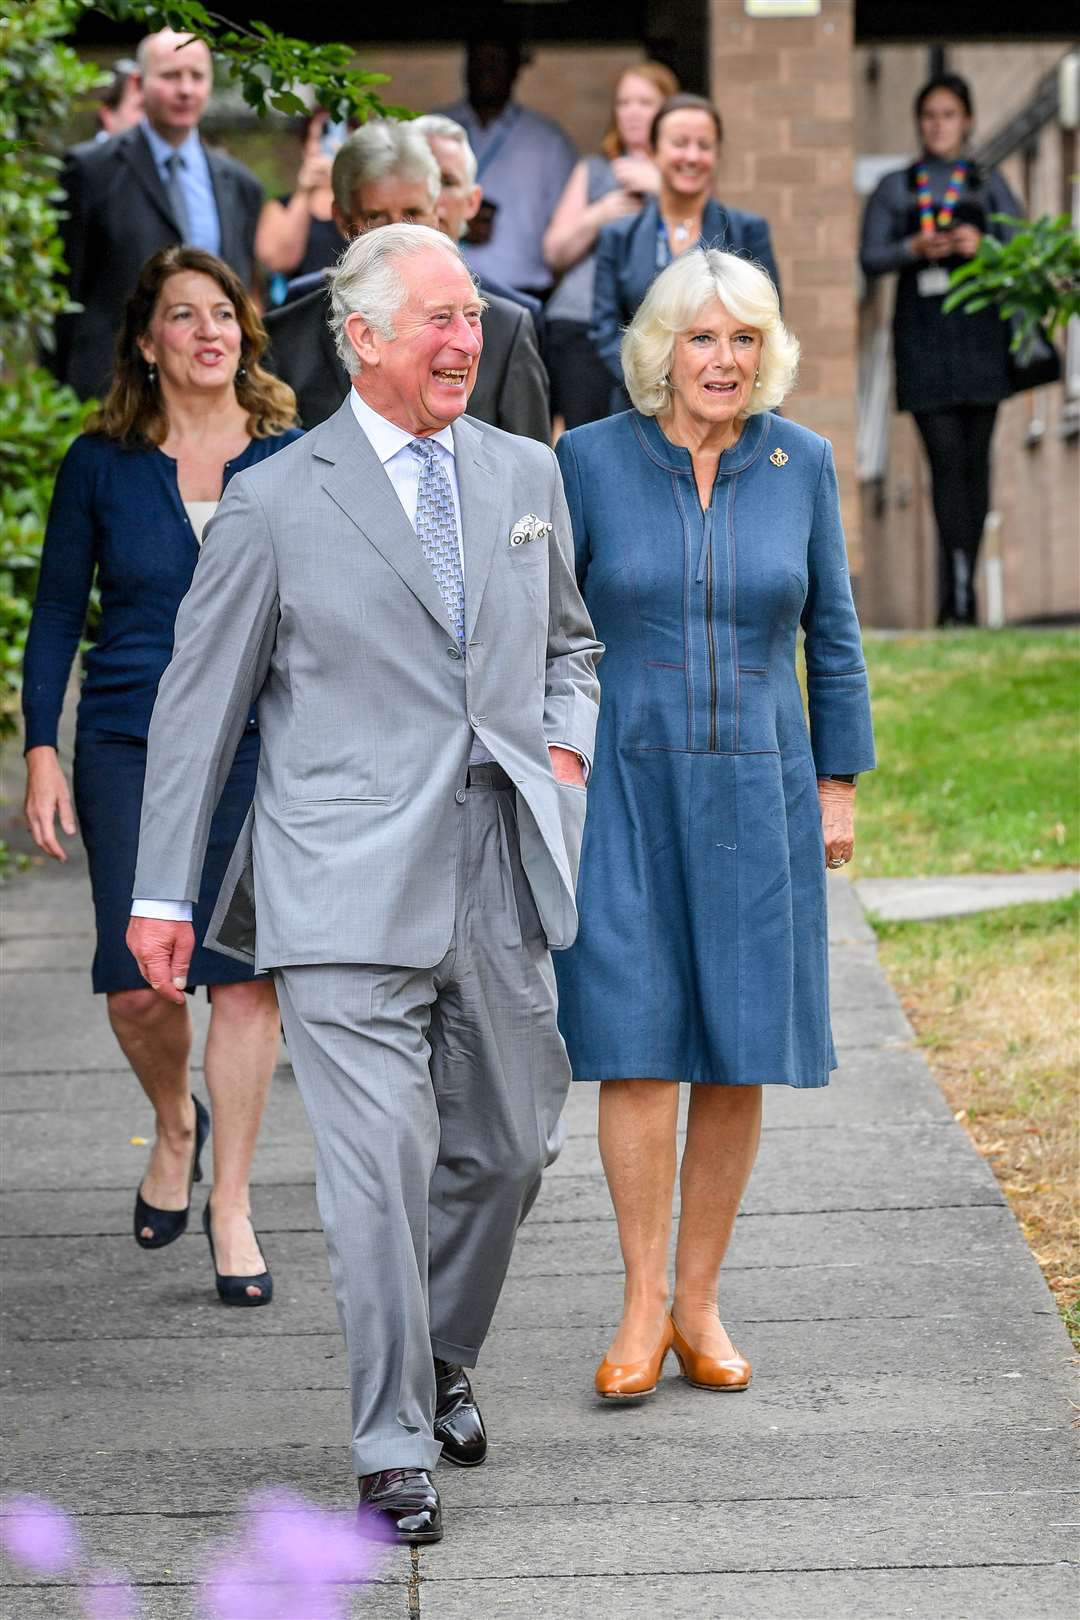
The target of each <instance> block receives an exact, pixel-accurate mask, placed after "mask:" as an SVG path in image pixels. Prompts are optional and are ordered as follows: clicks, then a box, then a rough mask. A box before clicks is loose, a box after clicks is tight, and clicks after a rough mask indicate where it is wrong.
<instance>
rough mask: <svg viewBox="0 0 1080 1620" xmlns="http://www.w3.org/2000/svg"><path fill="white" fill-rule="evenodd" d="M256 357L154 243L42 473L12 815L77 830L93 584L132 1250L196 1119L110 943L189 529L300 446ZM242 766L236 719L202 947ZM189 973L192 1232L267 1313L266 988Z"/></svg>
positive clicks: (197, 530)
mask: <svg viewBox="0 0 1080 1620" xmlns="http://www.w3.org/2000/svg"><path fill="white" fill-rule="evenodd" d="M265 347H266V334H265V332H264V330H263V327H262V325H261V323H260V321H259V318H258V315H257V313H256V311H255V307H254V305H253V304H252V302H251V299H250V297H249V296H248V294H247V292H246V291H245V289H244V287H243V285H242V283H241V282H240V280H239V279H238V277H237V276H236V275H234V273H233V272H232V271H231V270H230V269H229V268H228V266H227V265H225V264H223V263H222V262H221V260H220V259H217V258H215V257H214V256H213V255H212V254H209V253H204V252H203V251H201V250H200V249H197V248H182V247H168V248H165V249H163V250H162V252H160V253H157V254H155V255H154V257H153V258H152V259H150V260H148V261H147V263H146V264H145V265H144V267H143V270H142V274H141V275H140V278H139V283H138V286H137V287H136V289H135V292H134V294H133V295H132V297H131V300H130V302H129V304H128V309H127V315H126V320H125V325H124V329H123V332H122V333H121V336H120V339H119V343H118V346H117V363H116V372H115V376H114V380H113V384H112V387H111V389H110V392H109V395H108V397H107V398H106V400H105V403H104V405H103V406H102V408H101V410H100V411H98V413H97V415H96V416H95V418H94V419H93V420H92V421H91V423H90V425H89V429H88V431H87V432H86V433H85V434H83V436H82V437H81V438H79V439H77V440H76V441H75V443H74V444H73V445H72V447H71V449H70V450H69V451H68V453H67V455H66V457H65V458H64V462H63V464H62V466H61V468H60V472H59V474H58V476H57V480H56V489H55V492H54V495H53V502H52V508H51V510H50V513H49V523H48V528H47V530H46V534H45V544H44V548H43V552H42V559H41V578H40V583H39V586H38V591H37V599H36V602H35V605H34V616H33V621H32V623H31V626H30V633H29V636H28V638H27V644H26V659H25V665H24V674H23V712H24V716H25V721H26V768H27V788H26V816H27V821H28V824H29V827H30V831H31V833H32V834H33V836H34V839H35V841H36V842H37V844H38V846H39V847H40V848H41V849H42V850H44V852H45V853H46V854H47V855H51V856H52V857H54V858H55V859H56V860H61V861H62V860H65V859H66V855H65V852H64V849H63V846H62V845H61V843H60V840H59V837H58V835H57V832H56V820H57V818H59V822H60V826H61V828H62V829H63V831H64V832H65V833H67V834H69V835H70V834H72V833H74V831H75V823H74V818H73V816H72V801H71V796H70V794H69V792H68V787H67V783H66V781H65V779H64V773H63V771H62V770H61V767H60V763H59V759H58V756H57V750H56V744H57V725H58V721H59V717H60V711H61V708H62V706H63V702H64V693H65V689H66V687H67V682H68V677H69V675H70V671H71V663H72V659H73V658H74V656H75V652H76V649H77V647H78V645H79V641H80V638H81V637H82V634H83V628H84V625H85V622H86V615H87V608H88V605H89V601H90V590H91V586H92V584H93V583H94V580H95V576H96V579H97V585H98V588H99V591H100V596H101V617H100V623H99V625H98V628H97V637H96V641H95V644H94V646H93V647H92V648H91V650H90V651H89V652H88V653H87V655H86V658H85V679H84V681H83V685H82V693H81V697H80V700H79V711H78V720H77V725H76V736H75V773H74V786H75V808H76V809H77V811H78V816H79V824H80V828H81V831H82V837H83V842H84V844H85V845H86V851H87V856H88V860H89V866H90V881H91V885H92V888H93V895H94V909H95V914H96V919H97V951H96V954H95V956H94V965H93V987H94V990H95V992H98V993H101V994H104V995H105V997H106V1000H107V1004H108V1010H109V1020H110V1022H111V1024H112V1027H113V1031H114V1033H115V1035H116V1038H117V1040H118V1041H119V1043H120V1046H121V1048H122V1050H123V1052H124V1055H125V1057H126V1058H127V1060H128V1062H129V1063H130V1064H131V1066H132V1068H133V1069H134V1071H135V1074H136V1076H137V1078H138V1080H139V1083H140V1084H141V1086H142V1088H143V1090H144V1091H145V1093H146V1095H147V1097H148V1098H149V1099H150V1102H151V1103H152V1104H153V1108H154V1114H155V1125H156V1135H155V1140H154V1145H153V1148H152V1149H151V1153H150V1162H149V1164H148V1166H147V1170H146V1174H145V1175H144V1177H143V1180H142V1183H141V1185H140V1187H139V1190H138V1193H137V1195H136V1200H135V1218H134V1234H135V1241H136V1242H137V1243H138V1244H139V1245H140V1246H141V1247H142V1248H145V1249H160V1248H163V1247H164V1246H165V1245H166V1244H169V1243H172V1242H173V1241H175V1239H176V1238H178V1237H179V1236H180V1234H181V1232H183V1231H184V1229H185V1227H186V1226H187V1219H188V1210H189V1206H190V1201H191V1184H192V1182H193V1181H195V1180H199V1179H201V1163H200V1160H201V1155H202V1149H203V1145H204V1143H205V1140H206V1137H207V1134H208V1132H209V1129H210V1116H209V1115H208V1114H207V1111H206V1109H205V1108H204V1107H203V1105H202V1103H201V1102H200V1101H198V1100H197V1099H196V1098H193V1097H192V1094H191V1090H190V1086H189V1083H188V1059H189V1055H190V1050H191V1021H190V1018H189V1016H188V1009H187V1007H186V1006H183V1007H180V1006H174V1005H173V1004H172V1003H170V1002H167V1001H164V1000H162V998H161V997H160V996H159V995H157V994H156V993H155V992H154V991H153V990H151V989H149V988H148V987H147V986H146V984H145V983H144V982H143V980H142V978H141V976H140V974H139V970H138V968H137V967H136V965H135V960H134V958H133V957H132V956H131V954H130V953H129V951H128V950H127V947H126V945H125V943H124V934H125V930H126V928H127V922H128V915H129V913H130V910H131V894H132V885H133V879H134V875H135V857H136V852H137V846H138V838H139V816H140V811H141V807H142V785H143V772H144V768H145V761H146V736H147V730H148V727H149V724H150V714H151V710H152V709H153V707H154V698H155V694H156V692H157V686H158V681H159V680H160V678H161V675H162V673H163V671H164V669H165V666H166V664H167V663H168V662H169V659H170V657H171V656H172V642H173V622H174V620H175V618H176V611H177V608H178V607H179V605H180V601H181V599H182V597H183V596H184V595H185V593H186V591H187V589H188V586H189V585H190V583H191V576H192V573H193V572H194V569H195V564H196V561H197V560H198V555H199V546H200V544H201V541H202V530H203V526H204V524H205V522H206V521H207V519H208V517H209V516H210V514H211V513H212V511H213V508H214V506H215V505H216V503H217V500H218V499H219V497H220V495H221V493H222V491H223V489H224V487H225V485H226V484H227V483H228V482H229V480H230V478H232V477H233V476H234V475H235V474H236V473H238V472H242V471H243V470H244V468H246V467H251V466H254V465H255V463H256V462H259V461H262V460H263V459H264V457H266V456H269V455H273V453H274V452H275V450H278V449H280V448H281V446H282V445H284V444H287V443H289V442H290V441H291V440H292V439H294V438H296V437H298V430H297V429H296V428H295V427H294V426H293V423H294V422H295V420H296V411H295V402H294V400H293V396H292V392H291V390H290V389H288V388H286V387H285V385H284V384H283V383H280V382H279V381H278V380H277V379H276V378H274V377H271V376H270V375H269V373H268V372H266V371H264V370H263V369H262V367H261V366H260V364H259V360H260V357H261V355H262V353H263V350H264V349H265ZM258 757H259V736H258V731H257V729H256V722H255V719H254V716H252V718H251V719H250V720H249V722H248V728H247V732H246V734H245V736H244V737H243V738H242V740H241V743H240V746H239V748H238V749H237V753H236V759H235V762H234V764H233V766H232V769H231V770H230V773H229V776H228V779H227V781H226V782H225V784H224V787H223V790H222V794H221V800H220V803H219V805H218V809H217V813H216V815H215V818H214V823H213V830H212V832H211V835H210V845H209V850H208V853H207V858H206V866H205V869H204V872H203V878H202V889H201V893H200V897H199V904H198V906H197V907H196V912H195V919H194V921H195V932H196V938H197V939H201V938H202V934H203V933H204V932H205V929H206V925H207V923H208V921H209V917H210V912H211V910H212V907H213V904H214V901H215V899H216V897H217V891H218V889H219V887H220V885H221V881H222V878H223V876H224V872H225V867H226V864H227V862H228V859H229V856H230V854H231V852H232V848H233V845H234V844H235V842H236V840H237V838H238V836H239V834H240V829H241V826H242V824H243V821H244V817H245V816H246V814H247V811H248V807H249V806H250V804H251V800H252V797H253V795H254V789H255V772H256V768H257V765H258ZM197 985H206V986H207V987H208V994H209V995H210V997H211V1004H212V1010H211V1017H210V1030H209V1034H208V1036H207V1042H206V1054H205V1060H204V1062H205V1070H206V1083H207V1088H208V1090H209V1093H210V1099H211V1104H212V1108H213V1121H214V1188H213V1192H212V1193H211V1196H210V1200H209V1203H208V1204H207V1209H206V1213H205V1216H204V1227H205V1229H206V1231H207V1235H208V1237H209V1239H210V1247H211V1255H212V1256H213V1257H214V1270H215V1275H216V1281H217V1288H218V1293H219V1295H220V1296H221V1298H222V1299H223V1300H225V1301H226V1302H227V1303H229V1304H237V1305H266V1304H268V1303H269V1302H270V1297H271V1293H272V1287H273V1284H272V1279H271V1277H270V1273H269V1271H268V1270H267V1267H266V1262H265V1259H264V1257H263V1255H262V1253H261V1250H260V1246H259V1242H258V1239H257V1237H256V1235H255V1232H254V1230H253V1228H252V1225H251V1218H250V1207H249V1194H248V1177H249V1173H250V1169H251V1161H252V1156H253V1154H254V1151H255V1138H256V1135H257V1132H258V1128H259V1121H260V1119H261V1117H262V1111H263V1106H264V1103H265V1099H266V1093H267V1089H268V1086H269V1083H270V1076H271V1073H272V1072H273V1068H274V1063H275V1060H276V1056H277V1050H278V1034H279V1022H278V1010H277V1003H276V1001H275V998H274V989H273V985H272V984H271V983H270V981H269V980H267V979H254V978H253V976H252V974H251V971H250V969H248V968H246V967H244V966H242V965H241V964H239V963H236V962H233V961H232V960H231V959H229V958H227V957H224V956H221V955H219V954H218V953H217V952H215V951H209V950H205V949H203V948H202V947H201V946H200V947H198V948H197V949H196V951H195V955H194V957H193V959H192V963H191V968H190V972H189V974H188V979H187V988H189V989H192V988H194V987H195V986H197ZM211 1210H212V1216H213V1220H212V1226H211V1222H210V1214H211ZM219 1266H220V1270H219V1269H218V1268H219Z"/></svg>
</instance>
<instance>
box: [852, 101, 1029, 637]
mask: <svg viewBox="0 0 1080 1620" xmlns="http://www.w3.org/2000/svg"><path fill="white" fill-rule="evenodd" d="M915 121H916V125H917V127H918V132H919V139H920V143H921V152H920V154H919V157H918V158H917V159H916V161H915V162H914V163H912V164H911V165H910V166H909V167H908V168H906V169H897V170H895V171H894V172H893V173H891V174H887V175H886V176H885V177H884V179H883V180H882V181H881V182H880V184H879V185H878V188H877V190H876V191H875V192H874V194H873V196H872V197H871V198H870V201H869V203H868V204H867V208H866V214H865V216H864V218H863V228H862V244H861V249H860V260H861V263H862V267H863V271H864V273H865V274H866V276H867V277H874V276H879V275H884V274H886V273H888V272H889V271H897V272H899V282H898V285H897V290H896V308H895V313H894V316H893V340H894V350H895V363H896V402H897V407H898V409H900V410H902V411H911V412H912V413H913V415H914V417H915V422H916V425H917V427H918V429H919V433H920V435H921V437H922V441H923V444H924V446H925V448H926V454H927V458H928V460H929V463H930V477H931V484H932V489H933V500H934V516H935V519H936V522H937V528H938V542H939V544H938V559H939V566H938V579H939V595H938V623H939V624H973V623H974V622H975V616H976V603H975V565H976V561H977V558H978V551H979V542H980V540H981V538H982V530H983V524H984V522H985V520H986V513H987V510H988V508H989V504H990V441H991V437H992V435H993V431H994V418H995V415H996V413H997V408H998V405H999V404H1000V402H1001V401H1002V400H1003V399H1006V398H1007V397H1008V396H1009V394H1010V393H1011V392H1012V385H1011V382H1010V378H1009V365H1008V343H1009V330H1008V327H1007V325H1006V324H1005V323H1003V322H1002V321H1001V320H1000V319H999V317H998V312H997V310H996V309H992V308H988V309H984V310H981V311H979V312H978V313H977V314H975V315H967V314H963V313H960V312H959V311H958V312H956V313H954V314H949V315H946V314H945V312H944V309H943V307H942V306H943V304H944V301H945V296H946V294H947V293H948V291H949V275H950V272H951V271H953V270H955V269H956V268H957V266H958V265H960V264H963V263H964V261H965V260H967V259H970V258H972V257H973V256H974V255H975V254H976V253H977V252H978V248H979V243H980V241H981V239H982V236H983V233H984V232H987V231H989V232H990V233H992V234H993V235H995V236H998V237H1000V238H1001V239H1002V240H1005V239H1006V238H1007V236H1008V235H1009V227H1008V226H1005V225H1002V223H1001V222H1000V221H999V220H995V219H994V217H993V216H994V215H995V214H1009V215H1016V214H1017V213H1019V211H1020V204H1019V203H1018V202H1017V200H1016V198H1015V197H1014V196H1013V194H1012V192H1011V191H1010V190H1009V188H1008V186H1007V185H1006V184H1005V182H1004V180H1003V179H1002V178H1001V176H1000V175H999V174H998V173H997V172H996V171H995V170H984V169H981V168H980V167H979V165H978V164H977V163H975V162H974V161H973V160H972V159H971V158H970V157H969V156H968V140H969V136H970V133H971V126H972V122H973V112H972V103H971V92H970V90H969V89H968V86H967V84H966V82H965V81H964V80H963V79H961V78H958V77H957V75H956V74H952V73H947V74H942V75H940V76H939V77H937V78H934V79H931V80H930V81H929V83H928V84H925V85H923V87H922V89H921V90H920V91H919V93H918V95H917V96H916V98H915Z"/></svg>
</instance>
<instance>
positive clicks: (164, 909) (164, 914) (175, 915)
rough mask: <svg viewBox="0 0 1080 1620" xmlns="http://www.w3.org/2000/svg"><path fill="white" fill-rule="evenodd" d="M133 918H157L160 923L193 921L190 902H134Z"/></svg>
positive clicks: (132, 906)
mask: <svg viewBox="0 0 1080 1620" xmlns="http://www.w3.org/2000/svg"><path fill="white" fill-rule="evenodd" d="M131 915H132V916H133V917H156V918H157V920H158V922H187V923H189V922H190V921H191V901H190V900H133V901H132V902H131Z"/></svg>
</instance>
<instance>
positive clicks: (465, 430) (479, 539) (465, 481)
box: [453, 416, 509, 643]
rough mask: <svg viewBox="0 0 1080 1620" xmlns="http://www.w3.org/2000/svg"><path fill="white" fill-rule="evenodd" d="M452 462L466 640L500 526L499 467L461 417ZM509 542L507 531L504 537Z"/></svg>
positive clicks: (456, 425) (473, 425) (478, 432)
mask: <svg viewBox="0 0 1080 1620" xmlns="http://www.w3.org/2000/svg"><path fill="white" fill-rule="evenodd" d="M453 431H454V460H455V463H456V471H457V481H458V494H459V496H460V497H461V539H462V545H463V549H464V552H465V640H466V643H468V642H469V641H470V640H471V638H472V634H473V631H474V630H475V629H476V620H477V617H478V615H479V613H480V603H481V601H482V600H483V596H484V589H485V587H486V585H487V581H488V575H489V574H490V572H491V560H492V558H493V556H494V554H495V547H496V545H497V544H498V542H499V536H500V533H501V530H502V526H501V524H500V521H499V514H500V510H501V507H502V498H501V491H500V484H499V476H498V468H497V467H496V466H495V463H494V462H493V461H492V460H491V459H490V457H489V456H488V455H487V454H486V452H485V450H484V434H483V432H482V430H481V429H480V428H479V427H477V425H476V423H475V422H470V421H469V419H468V418H467V417H463V416H460V417H458V419H457V421H456V422H455V423H454V429H453ZM504 538H505V539H506V540H507V541H508V540H509V531H507V534H506V535H505V536H504Z"/></svg>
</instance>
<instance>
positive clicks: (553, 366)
mask: <svg viewBox="0 0 1080 1620" xmlns="http://www.w3.org/2000/svg"><path fill="white" fill-rule="evenodd" d="M544 359H545V361H546V363H547V368H548V375H549V377H550V378H551V414H552V415H553V416H561V417H562V419H563V421H564V422H565V423H566V425H567V427H568V428H574V427H582V426H583V425H584V423H586V422H599V421H602V420H603V418H604V417H606V416H610V414H611V390H612V387H613V386H614V385H613V383H612V378H611V372H610V371H609V370H608V368H607V366H605V364H604V362H603V361H602V360H601V358H600V356H599V355H598V354H597V352H596V350H595V349H594V348H593V342H592V338H590V336H589V328H588V325H587V323H586V322H585V321H560V320H554V321H548V323H547V333H546V340H545V343H544Z"/></svg>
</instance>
